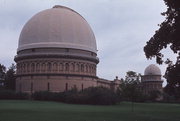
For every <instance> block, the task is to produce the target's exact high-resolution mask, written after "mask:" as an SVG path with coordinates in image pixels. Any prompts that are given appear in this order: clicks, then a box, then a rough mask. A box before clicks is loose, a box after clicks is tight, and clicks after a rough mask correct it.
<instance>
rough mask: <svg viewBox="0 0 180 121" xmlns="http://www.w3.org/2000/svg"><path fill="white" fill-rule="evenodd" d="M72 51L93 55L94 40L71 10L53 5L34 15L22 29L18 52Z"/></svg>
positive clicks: (84, 21)
mask: <svg viewBox="0 0 180 121" xmlns="http://www.w3.org/2000/svg"><path fill="white" fill-rule="evenodd" d="M32 48H72V49H80V50H87V51H91V52H94V53H96V52H97V47H96V39H95V36H94V33H93V31H92V29H91V27H90V26H89V24H88V23H87V21H86V20H85V19H84V18H83V17H82V16H81V15H80V14H78V13H77V12H75V11H74V10H72V9H70V8H67V7H64V6H60V5H56V6H54V7H53V8H51V9H47V10H43V11H41V12H39V13H37V14H36V15H34V16H33V17H32V18H31V19H30V20H29V21H28V22H27V23H26V24H25V26H24V27H23V29H22V31H21V34H20V37H19V45H18V51H21V50H25V49H32Z"/></svg>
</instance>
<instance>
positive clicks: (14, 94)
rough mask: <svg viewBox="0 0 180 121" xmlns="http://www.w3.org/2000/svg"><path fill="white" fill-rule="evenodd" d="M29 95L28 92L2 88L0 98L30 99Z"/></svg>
mask: <svg viewBox="0 0 180 121" xmlns="http://www.w3.org/2000/svg"><path fill="white" fill-rule="evenodd" d="M28 97H29V95H28V94H27V93H22V92H15V91H13V90H1V91H0V99H18V100H23V99H28Z"/></svg>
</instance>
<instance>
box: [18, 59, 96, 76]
mask: <svg viewBox="0 0 180 121" xmlns="http://www.w3.org/2000/svg"><path fill="white" fill-rule="evenodd" d="M16 74H17V75H25V74H26V75H27V74H30V75H31V74H66V75H72V74H73V75H81V76H93V77H96V63H94V62H90V61H86V60H79V59H62V58H36V59H24V60H21V61H17V71H16Z"/></svg>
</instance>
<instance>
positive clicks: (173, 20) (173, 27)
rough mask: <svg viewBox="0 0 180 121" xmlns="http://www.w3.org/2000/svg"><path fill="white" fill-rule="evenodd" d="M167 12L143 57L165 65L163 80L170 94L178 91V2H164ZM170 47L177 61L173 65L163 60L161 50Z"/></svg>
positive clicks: (179, 64) (179, 7)
mask: <svg viewBox="0 0 180 121" xmlns="http://www.w3.org/2000/svg"><path fill="white" fill-rule="evenodd" d="M164 2H165V4H166V6H167V11H166V12H164V13H162V15H163V16H165V17H166V18H165V20H164V21H163V22H162V23H161V24H160V25H159V26H160V28H159V30H157V31H156V32H155V34H154V36H153V37H152V38H151V39H150V40H149V41H148V42H147V44H146V45H145V47H144V52H145V55H146V57H147V58H148V59H152V58H153V57H154V58H156V62H157V63H158V64H162V63H166V64H168V67H167V69H166V73H165V78H166V79H167V87H168V88H169V89H167V90H169V91H170V92H167V93H169V94H170V93H171V94H172V92H171V91H173V94H174V95H178V94H176V93H175V90H180V89H179V88H180V73H179V72H180V36H179V33H180V1H179V0H164ZM168 46H170V49H171V50H172V51H173V53H174V54H175V55H177V60H176V62H175V63H173V62H172V61H171V60H170V59H164V54H163V53H162V50H163V49H166V48H167V47H168Z"/></svg>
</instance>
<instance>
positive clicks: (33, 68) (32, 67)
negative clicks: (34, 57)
mask: <svg viewBox="0 0 180 121" xmlns="http://www.w3.org/2000/svg"><path fill="white" fill-rule="evenodd" d="M34 71H35V64H34V63H32V64H31V72H34Z"/></svg>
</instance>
